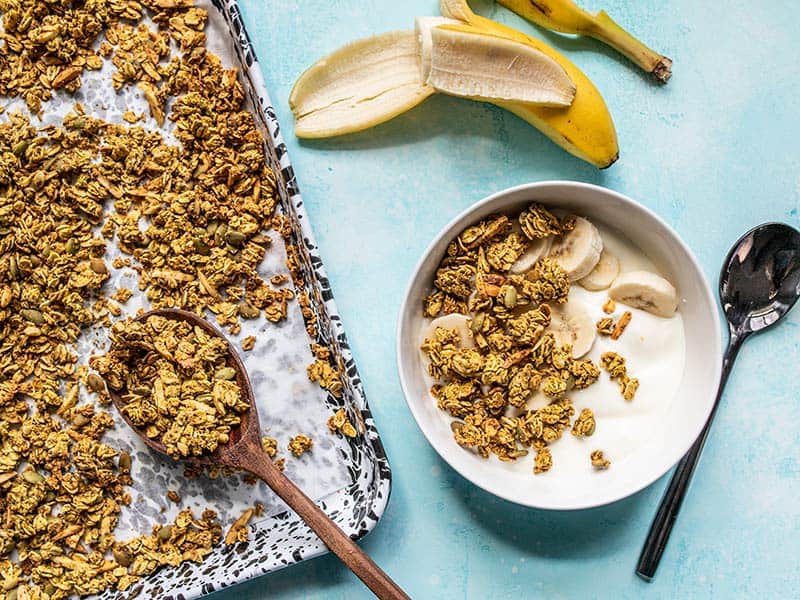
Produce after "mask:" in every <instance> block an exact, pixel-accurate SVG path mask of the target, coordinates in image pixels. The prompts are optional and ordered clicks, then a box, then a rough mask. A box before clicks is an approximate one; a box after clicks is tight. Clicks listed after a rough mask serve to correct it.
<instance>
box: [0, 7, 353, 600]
mask: <svg viewBox="0 0 800 600" xmlns="http://www.w3.org/2000/svg"><path fill="white" fill-rule="evenodd" d="M143 16H148V17H150V19H151V20H152V22H153V23H154V24H155V26H154V27H153V28H151V27H149V26H147V25H145V24H142V23H138V21H139V20H140V19H141V18H142V17H143ZM0 18H2V26H1V27H0V29H2V32H3V33H2V37H3V41H2V44H1V45H0V96H2V97H5V98H15V97H18V98H21V99H22V100H23V101H24V102H25V103H26V104H27V107H28V108H29V110H30V111H31V112H32V113H33V114H35V115H36V114H38V115H41V114H43V110H44V107H45V104H44V103H46V102H47V101H48V100H49V99H50V98H52V97H53V95H54V94H55V93H59V94H63V93H68V94H69V93H73V92H75V91H77V90H78V89H80V87H81V85H82V75H84V74H85V72H86V71H88V70H97V69H100V68H101V67H102V66H103V63H104V61H110V62H111V63H113V68H114V74H113V80H112V81H109V82H108V85H109V86H111V85H113V86H114V87H115V88H116V89H121V88H122V87H125V86H136V87H138V88H139V90H140V92H141V93H142V94H143V96H144V98H145V99H146V101H147V103H148V105H149V112H150V117H151V118H152V119H153V121H149V122H148V125H152V124H153V122H155V123H157V124H159V125H160V124H162V123H166V121H167V120H169V121H170V122H171V123H172V124H173V126H174V135H175V137H176V138H177V140H178V142H179V145H173V144H170V143H168V142H166V141H165V139H164V138H163V137H162V135H161V134H160V133H158V132H152V131H147V130H145V129H143V128H142V127H139V126H137V125H136V124H137V123H138V122H140V121H142V120H147V119H146V118H145V115H143V114H137V113H135V112H133V111H131V110H128V111H126V112H125V114H124V115H123V121H124V122H125V123H126V124H120V125H118V124H112V123H108V122H106V121H103V120H101V119H97V118H94V117H92V116H91V115H88V114H86V112H85V110H84V109H83V107H82V106H81V105H80V104H76V105H75V108H74V110H73V112H72V113H71V114H70V115H68V116H67V117H65V118H64V120H63V123H62V124H61V125H60V126H53V125H49V126H46V127H40V126H38V125H36V124H34V123H32V122H31V120H30V119H29V118H27V117H25V116H23V115H21V114H15V113H13V112H12V113H10V114H5V115H4V116H3V118H4V121H3V122H2V123H0V339H2V344H0V513H2V514H3V515H4V526H3V528H2V530H1V531H0V586H1V587H0V589H1V590H2V592H0V596H2V597H8V598H20V599H22V598H37V599H38V598H43V599H45V598H49V599H50V600H59V599H61V598H66V597H68V596H71V595H85V594H90V593H101V592H103V591H104V590H106V589H108V588H117V589H119V590H125V589H128V588H129V587H130V586H131V585H132V584H133V583H134V582H135V581H137V580H138V579H139V578H140V577H142V576H144V575H147V574H149V573H152V572H153V571H155V570H156V569H157V568H159V567H160V566H163V565H173V566H175V565H177V564H179V563H180V562H182V561H185V560H192V561H201V560H202V559H203V558H204V557H205V556H206V555H208V554H209V553H210V552H211V549H212V546H213V545H214V544H216V543H218V542H219V541H220V540H221V538H222V532H221V528H220V525H219V523H218V522H217V518H216V514H214V513H213V511H206V512H204V513H203V515H202V517H201V518H199V519H198V518H195V517H194V516H193V515H192V513H191V511H189V510H185V511H182V512H181V513H180V514H179V515H178V516H177V518H176V520H175V522H174V523H171V524H166V523H165V524H162V525H156V526H155V528H154V530H153V532H152V534H148V535H142V536H139V537H136V538H134V539H132V540H129V541H127V542H122V541H120V540H117V539H116V538H115V533H114V531H115V528H116V524H117V520H118V518H119V515H120V512H121V510H123V507H124V506H126V505H128V504H129V503H130V502H131V497H130V494H129V492H128V491H127V488H128V486H130V485H131V483H132V482H131V476H130V469H131V456H130V455H129V454H128V453H127V452H118V451H117V450H116V449H114V448H112V447H110V446H109V445H107V444H104V443H103V442H102V436H103V434H104V432H105V431H106V430H107V429H108V428H110V427H112V426H113V425H114V418H113V417H112V416H111V414H110V413H108V412H106V410H105V409H104V407H105V406H106V405H108V404H109V403H110V397H109V395H108V392H107V390H106V387H105V384H104V382H103V380H102V379H101V378H100V377H98V375H96V374H94V373H88V372H87V369H86V367H85V366H77V356H76V354H75V350H74V344H75V342H76V340H77V338H78V336H79V334H80V332H81V330H82V329H83V328H84V327H87V326H90V325H95V324H102V325H105V326H110V325H111V316H117V315H120V314H121V313H122V309H121V308H120V307H119V305H118V304H117V302H119V303H125V302H126V301H127V300H128V299H130V297H131V295H132V292H131V291H130V290H129V289H127V288H120V289H118V290H116V291H112V290H108V293H109V295H110V296H111V298H106V297H102V296H101V295H100V294H101V288H102V286H103V284H104V282H105V281H107V280H108V278H109V269H110V268H114V269H119V268H123V267H132V268H133V269H134V270H135V272H136V274H137V279H138V281H137V284H138V288H139V290H140V291H141V292H144V293H145V294H146V296H147V298H148V300H149V301H150V303H151V304H152V305H153V307H169V306H174V307H179V308H184V309H187V310H192V311H195V312H199V313H202V312H203V311H204V310H206V309H208V310H210V311H211V313H213V314H214V315H215V317H216V320H217V322H218V323H219V324H220V325H223V326H226V327H228V328H229V330H230V331H231V332H232V333H234V334H235V333H237V332H238V331H239V328H240V325H239V321H240V319H253V318H256V317H259V316H260V315H262V314H263V315H264V316H265V317H266V318H267V319H269V320H270V321H273V322H278V321H281V320H282V319H283V318H285V316H286V311H287V303H288V302H289V301H290V300H292V298H293V297H294V292H293V291H292V290H291V289H288V288H282V289H277V286H279V285H282V284H284V283H286V281H287V278H286V277H285V276H282V275H276V276H274V277H272V278H271V280H264V279H262V278H261V277H260V276H259V275H258V273H257V270H256V269H257V267H258V265H259V264H260V262H261V261H262V259H263V257H264V256H265V254H266V252H267V251H268V250H269V247H270V245H271V243H272V240H271V239H270V237H269V236H268V235H266V233H265V231H267V230H269V229H271V228H273V224H275V223H276V221H275V220H274V217H275V215H274V209H275V206H276V203H277V199H276V195H275V194H276V190H275V174H274V173H273V172H272V171H271V170H270V169H269V167H268V166H267V165H266V161H265V157H264V151H263V144H262V142H263V140H262V137H261V134H260V133H259V131H258V130H257V128H256V125H255V122H254V120H253V117H252V115H250V114H249V113H248V112H247V111H245V110H243V100H244V91H243V88H242V86H241V84H240V83H239V82H238V80H237V74H236V71H235V70H226V69H224V68H223V66H222V64H221V62H220V60H219V59H218V58H217V57H216V56H214V55H213V54H211V53H210V52H208V51H207V50H206V49H205V41H206V40H205V33H204V28H205V24H206V20H207V14H206V11H205V10H204V9H200V8H197V7H194V6H193V2H192V1H191V0H143V2H141V3H139V2H134V1H131V2H127V1H122V2H116V1H109V0H97V1H96V2H93V3H91V4H90V3H87V2H82V1H77V2H72V3H57V2H50V3H46V2H45V3H43V2H39V1H38V0H0ZM176 49H177V51H176ZM3 112H4V110H2V109H0V113H3ZM98 231H99V234H98V233H97V232H98ZM278 231H279V233H280V235H281V236H282V237H284V238H288V236H289V231H288V223H287V222H284V223H283V224H282V225H281V227H280V229H278ZM111 243H114V244H115V245H116V246H118V247H119V248H120V249H121V250H122V251H123V252H124V253H125V255H126V256H123V257H118V258H116V259H114V260H113V262H112V263H111V264H107V263H106V260H105V259H104V256H105V254H106V246H107V244H111ZM288 243H289V241H288V239H287V244H288ZM288 253H289V259H288V261H287V268H288V269H289V270H290V271H291V273H292V274H293V275H294V276H295V277H294V279H295V283H296V286H297V288H298V289H300V290H301V289H303V288H304V282H303V281H302V279H301V278H300V276H299V269H298V266H299V261H300V257H299V252H298V250H297V249H296V248H294V247H289V248H288ZM303 294H304V301H305V303H304V306H303V313H304V316H306V317H307V318H308V317H309V315H310V316H311V317H313V310H312V307H311V303H310V300H309V299H308V296H307V294H306V293H305V292H303ZM112 299H113V300H114V301H116V302H112ZM308 322H309V328H310V329H312V330H313V332H315V323H316V318H315V317H314V318H313V320H311V319H310V320H309V321H308ZM121 327H123V328H125V326H124V325H122V326H121ZM128 333H130V332H128ZM117 334H120V335H122V336H124V335H125V333H124V332H122V331H119V330H118V331H117ZM155 345H156V344H155V343H153V347H155ZM184 350H185V348H184V347H183V346H181V350H180V352H183V353H184V354H186V355H187V356H191V355H193V351H186V352H184ZM151 352H152V350H151ZM153 356H155V355H154V354H153ZM204 358H205V357H204ZM326 359H327V357H326ZM156 364H158V368H159V369H160V371H159V372H155V371H153V372H152V373H150V374H149V375H148V376H147V377H146V378H145V379H143V380H141V381H137V382H136V384H134V385H132V386H128V387H129V392H130V400H131V403H130V404H129V406H130V410H131V414H136V415H137V416H136V418H138V419H140V423H142V424H143V425H144V424H147V425H149V427H150V428H151V432H152V433H153V434H154V435H164V437H165V438H166V440H167V441H168V442H169V445H170V448H171V450H172V451H173V453H174V454H176V455H179V454H185V453H196V452H200V451H208V450H209V449H210V448H212V447H213V445H214V444H216V443H219V442H221V441H224V439H225V435H226V428H228V427H230V426H232V425H233V424H234V422H235V421H236V419H237V418H238V417H236V415H235V409H237V408H241V405H240V402H239V401H237V399H236V394H235V393H234V392H233V391H232V390H231V389H229V388H230V385H229V384H230V383H231V381H230V380H229V379H227V378H226V377H225V376H224V375H226V373H220V372H219V371H220V370H221V369H224V367H221V368H220V369H217V370H216V371H214V372H213V374H212V375H211V376H210V377H207V378H205V379H201V380H198V381H193V382H191V385H190V386H188V388H191V389H181V390H180V391H179V392H178V396H177V397H178V398H180V399H185V398H186V397H189V396H191V398H192V400H193V403H189V404H187V405H188V406H191V407H193V410H192V411H191V414H187V413H185V412H183V411H184V410H185V407H184V408H183V409H181V408H177V407H176V405H175V402H174V401H175V398H176V396H175V394H174V393H175V389H174V385H175V378H176V377H177V376H178V375H179V374H181V370H182V369H184V368H185V365H183V366H176V365H175V364H172V363H170V361H169V360H166V359H164V357H159V358H155V359H154V360H153V362H152V363H151V365H150V367H151V368H153V369H155V368H156V367H155V365H156ZM98 366H100V367H102V361H101V362H100V363H98ZM188 370H189V371H191V370H192V369H191V368H190V367H189V368H188ZM183 374H184V375H185V373H183ZM105 375H106V376H107V377H109V378H110V379H114V374H113V373H111V371H110V370H106V371H105ZM150 375H152V378H151V377H150ZM323 375H325V376H326V377H325V381H326V382H327V383H328V384H329V385H330V386H331V387H333V388H334V389H336V387H335V385H334V382H333V378H332V377H331V376H330V375H329V374H326V373H323ZM145 381H147V382H148V383H153V384H154V385H153V387H154V388H155V387H157V390H155V389H154V390H150V389H148V390H146V391H145V389H144V388H145V385H144V383H145ZM156 381H158V382H160V383H159V384H158V386H155V382H156ZM116 383H119V381H118V380H117V381H116ZM81 385H85V387H86V389H87V391H89V392H90V394H88V396H87V395H84V394H82V393H81V391H80V389H81ZM199 387H202V388H203V389H204V390H205V391H204V393H200V390H199V389H194V388H199ZM206 388H208V389H206ZM339 389H340V388H339ZM204 394H208V395H209V396H210V398H209V397H206V396H205V395H204ZM198 397H199V400H198ZM219 403H221V407H222V409H223V413H224V414H225V415H226V416H223V417H222V421H224V423H223V424H221V425H217V426H214V427H207V426H206V425H207V424H201V425H199V426H198V424H197V423H195V422H191V423H190V425H191V427H193V428H194V429H195V431H200V432H202V433H201V435H200V436H199V438H195V437H192V438H191V440H190V439H187V436H186V435H185V432H184V433H180V432H177V431H174V429H175V428H174V427H172V426H171V425H169V424H167V423H166V422H165V420H164V416H163V415H164V414H168V415H170V418H171V419H173V418H174V420H175V421H176V422H178V421H180V422H181V423H182V422H183V420H184V419H187V420H188V421H192V420H193V419H194V418H195V417H198V416H199V415H200V414H201V413H205V412H206V411H207V410H212V411H214V413H215V415H216V416H218V415H217V414H216V413H217V411H218V410H219V409H220V406H219V405H218V404H219ZM161 409H163V410H164V411H165V412H164V413H159V412H158V411H159V410H161ZM229 409H234V410H233V413H229V412H228V410H229ZM276 462H277V464H279V466H280V467H281V468H282V465H283V459H282V458H281V459H279V460H278V461H276ZM227 473H228V472H227V471H225V470H220V469H211V470H210V471H209V476H211V477H215V476H218V475H220V474H227ZM187 474H189V475H191V474H192V473H191V469H187ZM170 499H171V500H172V501H176V500H175V499H174V497H172V496H170Z"/></svg>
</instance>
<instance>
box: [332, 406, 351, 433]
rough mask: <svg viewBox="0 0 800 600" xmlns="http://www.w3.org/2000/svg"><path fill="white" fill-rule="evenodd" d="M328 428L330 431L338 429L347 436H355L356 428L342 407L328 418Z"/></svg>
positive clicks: (334, 431) (333, 431)
mask: <svg viewBox="0 0 800 600" xmlns="http://www.w3.org/2000/svg"><path fill="white" fill-rule="evenodd" d="M328 429H330V430H331V432H332V433H336V432H337V431H339V432H341V433H343V434H344V435H346V436H347V437H355V436H356V428H355V427H354V426H353V424H352V423H351V422H350V419H348V418H347V413H346V412H345V410H344V409H343V408H340V409H339V410H337V411H336V414H334V415H333V416H332V417H330V418H329V419H328Z"/></svg>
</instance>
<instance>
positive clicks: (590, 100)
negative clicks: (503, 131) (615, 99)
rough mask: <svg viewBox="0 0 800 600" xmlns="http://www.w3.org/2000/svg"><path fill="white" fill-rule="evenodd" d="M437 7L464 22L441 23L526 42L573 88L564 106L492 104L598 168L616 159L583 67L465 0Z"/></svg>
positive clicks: (612, 135) (603, 110) (445, 0)
mask: <svg viewBox="0 0 800 600" xmlns="http://www.w3.org/2000/svg"><path fill="white" fill-rule="evenodd" d="M440 7H441V11H442V14H443V15H444V16H445V17H449V18H451V19H458V20H460V21H464V23H465V24H464V25H446V26H443V27H452V28H461V29H462V30H466V31H475V30H479V31H486V32H487V33H492V34H494V35H497V36H500V37H506V38H508V39H512V40H516V41H519V42H522V43H524V44H527V45H529V46H531V47H533V48H535V49H537V50H539V51H540V52H543V53H545V54H546V55H548V56H550V57H551V58H552V59H553V60H555V61H556V62H557V63H558V64H560V65H561V66H562V67H563V68H564V70H565V71H566V72H567V75H569V77H570V79H572V81H573V83H574V84H575V87H576V89H577V91H576V92H575V98H574V100H573V101H572V104H571V105H570V106H568V107H565V108H548V107H542V106H534V105H531V104H524V103H519V102H494V104H496V105H497V106H500V107H501V108H504V109H506V110H508V111H510V112H512V113H514V114H515V115H517V116H518V117H520V118H521V119H524V120H525V121H527V122H528V123H530V124H531V125H533V126H534V127H536V128H537V129H538V130H539V131H541V132H542V133H543V134H544V135H546V136H547V137H548V138H550V139H551V140H552V141H553V142H555V143H556V144H558V145H559V146H561V147H562V148H564V149H565V150H566V151H567V152H569V153H570V154H573V155H575V156H577V157H578V158H581V159H583V160H585V161H586V162H588V163H591V164H593V165H594V166H596V167H598V168H601V169H604V168H606V167H609V166H611V165H612V164H613V163H614V162H615V161H616V160H617V158H618V157H619V144H618V142H617V132H616V129H615V128H614V121H613V120H612V118H611V114H610V113H609V111H608V107H607V106H606V103H605V101H604V100H603V97H602V96H601V95H600V92H599V91H598V89H597V88H596V87H595V85H594V84H593V83H592V82H591V80H590V79H589V78H588V77H587V76H586V75H584V73H583V71H581V70H580V69H579V68H578V67H576V66H575V65H574V64H573V63H572V62H571V61H570V60H568V59H567V58H566V57H565V56H563V55H562V54H561V53H559V52H557V51H556V50H554V49H553V48H551V47H550V46H548V45H547V44H545V43H544V42H542V41H540V40H537V39H536V38H532V37H530V36H528V35H525V34H524V33H522V32H521V31H518V30H516V29H513V28H511V27H508V26H506V25H503V24H501V23H497V22H496V21H493V20H491V19H487V18H486V17H483V16H481V15H477V14H475V13H474V12H473V11H472V10H471V9H470V8H469V5H468V4H467V2H466V0H441V4H440Z"/></svg>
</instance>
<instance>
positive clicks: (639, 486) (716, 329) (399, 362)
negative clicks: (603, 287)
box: [395, 179, 722, 510]
mask: <svg viewBox="0 0 800 600" xmlns="http://www.w3.org/2000/svg"><path fill="white" fill-rule="evenodd" d="M553 187H562V188H571V189H583V190H587V191H589V192H592V193H600V194H607V195H611V196H615V197H616V198H617V200H619V201H621V202H622V203H623V204H625V205H627V206H628V207H629V208H631V209H632V210H637V211H639V212H640V213H642V214H643V215H644V216H645V217H647V218H649V219H651V220H653V221H654V222H655V223H656V224H658V225H659V226H660V227H661V228H662V229H663V230H664V231H666V232H667V233H668V234H669V236H670V238H671V239H672V241H674V242H675V243H676V244H677V245H678V246H679V247H680V249H681V250H682V251H683V252H684V253H685V254H686V256H688V257H689V261H690V265H691V270H692V271H693V272H694V273H695V274H696V275H697V276H698V277H699V281H700V283H701V288H702V294H703V296H704V297H705V298H704V299H705V301H706V302H707V303H708V304H709V305H710V306H713V307H716V306H717V301H716V298H715V296H714V294H713V293H712V291H711V286H710V285H709V282H708V279H707V278H706V276H705V273H704V272H703V269H702V266H701V265H700V263H699V262H698V260H697V257H696V256H695V255H694V252H692V250H691V248H689V246H688V245H687V244H686V243H685V242H684V241H683V239H681V237H680V236H679V235H678V233H677V232H676V231H675V229H673V228H672V226H670V225H669V224H668V223H667V222H666V221H664V220H663V219H662V218H661V217H659V216H658V215H657V214H656V213H655V212H653V211H652V210H650V209H649V208H647V207H646V206H644V205H642V204H640V203H638V202H636V201H635V200H633V199H632V198H630V197H628V196H626V195H624V194H621V193H620V192H617V191H614V190H612V189H609V188H607V187H604V186H601V185H596V184H592V183H585V182H581V181H571V180H560V179H550V180H544V181H537V182H530V183H523V184H520V185H516V186H512V187H508V188H505V189H503V190H500V191H498V192H495V193H493V194H489V195H488V196H485V197H484V198H482V199H481V200H478V201H477V202H475V203H473V204H471V205H470V206H468V207H467V208H466V209H464V210H462V211H461V212H460V213H458V214H457V215H456V216H455V217H454V218H453V219H451V220H450V221H449V222H448V223H447V224H446V225H445V226H444V227H443V228H442V229H441V230H440V231H439V233H438V234H436V236H435V237H434V238H433V240H432V241H431V242H430V244H428V246H427V247H426V248H425V250H424V252H423V253H422V256H421V257H420V259H419V260H418V261H417V263H416V265H415V267H414V270H413V271H412V273H411V276H410V278H409V280H408V283H407V285H406V287H405V291H404V292H403V300H402V302H401V303H400V311H399V313H398V316H397V322H396V325H395V328H396V329H395V331H396V333H395V359H396V366H397V372H398V376H399V378H400V387H401V388H402V390H403V396H404V397H405V400H406V404H407V405H408V408H409V410H410V411H411V415H412V416H413V417H414V421H416V423H417V427H419V429H420V431H421V432H422V435H423V436H424V437H425V439H426V440H427V441H428V444H430V445H431V446H432V447H433V449H434V450H435V451H436V453H437V454H438V455H439V458H441V460H443V461H444V462H445V463H447V464H448V465H449V466H450V468H452V469H453V470H454V471H456V472H457V473H458V474H459V475H461V477H463V478H464V479H466V480H467V481H469V482H470V483H472V484H473V485H476V486H478V487H479V488H481V489H483V490H484V491H486V492H487V493H489V494H492V495H493V496H497V497H498V498H502V499H503V500H506V501H508V502H512V503H514V504H518V505H520V506H526V507H529V508H536V509H542V510H584V509H589V508H595V507H598V506H605V505H608V504H612V503H614V502H618V501H620V500H623V499H624V498H628V497H630V496H632V495H634V494H636V493H638V492H640V491H641V490H643V489H645V488H646V487H648V486H650V485H652V484H653V483H654V482H655V481H657V480H658V479H660V478H661V477H663V476H664V474H665V473H667V472H668V471H669V470H670V469H672V468H673V467H674V466H675V465H676V464H677V463H678V461H679V460H680V459H681V458H682V457H683V456H684V455H685V454H686V453H687V452H688V451H689V449H690V448H691V444H690V445H689V446H688V447H687V448H685V449H682V450H680V452H678V451H677V449H676V450H675V451H673V452H672V454H673V456H672V457H670V460H669V461H668V462H667V463H665V464H666V465H667V466H666V468H663V469H656V470H655V471H654V472H653V473H652V474H650V475H648V476H647V477H643V478H642V480H641V481H638V482H636V484H635V485H633V486H631V488H630V489H628V490H626V491H624V492H620V493H618V494H616V495H612V496H610V497H608V498H603V499H601V500H599V501H584V502H561V503H554V502H550V503H542V502H536V501H532V502H525V501H522V500H520V499H519V498H516V497H513V496H512V495H510V494H507V493H504V492H502V491H498V490H494V489H489V488H487V487H486V486H484V485H483V484H482V483H481V482H480V481H479V480H478V479H477V478H476V477H473V475H472V474H471V473H470V472H469V470H468V469H462V468H459V467H458V466H457V465H455V464H453V463H452V462H451V461H450V460H448V459H447V452H448V451H450V450H452V448H450V447H448V448H444V447H443V445H442V444H440V443H439V442H438V441H437V440H436V438H435V437H434V436H432V435H430V434H429V432H428V431H427V430H426V428H425V426H424V425H423V420H422V416H421V414H420V413H419V412H418V411H417V410H416V409H415V403H414V402H412V400H411V394H410V392H409V384H408V383H407V382H406V379H405V376H404V373H403V362H404V359H403V356H404V352H403V335H402V334H403V328H402V326H403V321H404V315H405V314H406V313H407V309H408V305H409V303H410V296H411V292H412V289H413V287H414V283H415V281H416V280H417V278H418V277H419V273H420V271H421V270H422V268H423V267H424V266H425V265H426V264H427V263H428V261H429V260H430V255H431V253H432V251H433V249H434V248H435V247H436V246H437V245H438V244H439V242H440V241H441V240H442V238H444V237H446V236H449V235H452V233H453V231H452V230H453V229H454V228H455V226H456V225H457V224H458V223H459V222H460V221H462V220H464V219H466V218H467V217H468V216H469V215H470V214H473V213H475V212H478V211H479V210H480V209H481V208H482V207H484V206H486V205H487V204H491V203H492V202H495V201H496V200H498V199H499V198H502V197H505V196H508V195H510V194H515V193H519V192H527V191H530V192H536V191H539V190H541V189H542V188H545V189H546V188H553ZM623 233H624V232H623ZM713 317H714V318H712V319H711V327H712V329H713V334H714V335H713V339H712V344H713V346H714V356H713V364H712V365H711V367H712V368H711V372H712V373H716V374H719V373H720V372H721V369H722V329H721V324H720V319H719V313H718V312H717V311H714V312H713ZM717 377H718V375H717ZM713 390H714V392H715V395H716V394H717V393H718V392H719V381H717V385H716V386H714V387H713ZM713 406H714V402H710V403H709V404H708V409H707V413H706V415H705V419H703V420H702V422H700V421H698V423H697V424H696V426H695V430H696V431H695V432H694V435H692V437H691V439H692V440H693V441H692V444H693V443H694V440H696V439H697V438H698V437H699V436H700V434H701V432H702V430H703V428H704V427H705V424H706V422H707V421H708V418H709V416H710V415H711V413H712V410H713Z"/></svg>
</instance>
